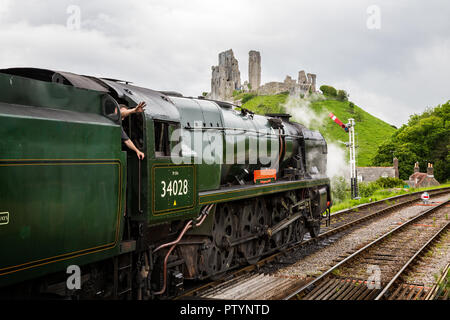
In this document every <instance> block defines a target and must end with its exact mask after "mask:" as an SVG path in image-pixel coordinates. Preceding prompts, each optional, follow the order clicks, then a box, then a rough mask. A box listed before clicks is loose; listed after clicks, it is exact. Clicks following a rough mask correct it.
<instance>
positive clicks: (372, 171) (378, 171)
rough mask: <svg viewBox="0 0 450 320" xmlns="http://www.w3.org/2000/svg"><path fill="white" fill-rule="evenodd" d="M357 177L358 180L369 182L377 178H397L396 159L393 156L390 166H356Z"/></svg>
mask: <svg viewBox="0 0 450 320" xmlns="http://www.w3.org/2000/svg"><path fill="white" fill-rule="evenodd" d="M356 172H357V174H356V175H357V177H358V181H359V182H371V181H375V180H378V178H381V177H383V178H398V177H399V172H398V159H397V158H394V160H393V166H392V167H357V168H356Z"/></svg>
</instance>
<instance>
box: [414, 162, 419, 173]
mask: <svg viewBox="0 0 450 320" xmlns="http://www.w3.org/2000/svg"><path fill="white" fill-rule="evenodd" d="M416 172H420V169H419V163H418V162H416V163H415V164H414V173H416Z"/></svg>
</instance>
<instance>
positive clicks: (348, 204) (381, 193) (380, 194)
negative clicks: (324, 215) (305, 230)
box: [331, 182, 450, 213]
mask: <svg viewBox="0 0 450 320" xmlns="http://www.w3.org/2000/svg"><path fill="white" fill-rule="evenodd" d="M444 187H450V182H447V183H445V184H441V185H440V186H435V187H428V188H417V189H416V188H410V189H406V190H405V189H394V190H378V191H376V192H375V193H374V194H373V195H372V196H370V197H365V198H361V199H359V200H352V199H347V200H344V201H342V202H340V203H338V204H336V205H333V206H332V207H331V212H332V213H333V212H336V211H340V210H344V209H350V208H353V207H355V206H358V205H360V204H363V203H369V202H374V201H379V200H383V199H386V198H390V197H394V196H398V195H402V194H406V193H413V192H418V191H424V190H433V189H438V188H444ZM370 199H371V201H370ZM431 200H433V199H431Z"/></svg>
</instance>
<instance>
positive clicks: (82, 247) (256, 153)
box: [0, 68, 331, 299]
mask: <svg viewBox="0 0 450 320" xmlns="http://www.w3.org/2000/svg"><path fill="white" fill-rule="evenodd" d="M141 101H144V102H146V104H147V107H146V109H145V111H144V112H142V113H134V114H132V115H130V116H129V117H127V118H125V119H124V121H122V120H121V116H120V107H119V105H124V106H126V107H127V108H132V107H134V106H136V105H137V104H138V103H139V102H141ZM289 118H290V116H289V115H287V114H269V115H266V116H262V115H256V114H254V113H253V112H251V111H249V110H246V109H245V108H242V107H238V106H235V105H233V104H230V103H227V102H221V101H213V100H209V99H206V98H204V97H198V98H192V97H184V96H182V95H181V94H179V93H176V92H162V91H154V90H150V89H146V88H141V87H138V86H135V85H132V84H130V83H129V82H125V81H120V80H114V79H106V78H96V77H91V76H83V75H77V74H74V73H69V72H59V71H52V70H45V69H36V68H11V69H3V70H0V137H1V139H0V253H1V258H0V297H8V298H10V297H37V296H50V297H61V296H62V297H72V298H80V299H91V298H94V299H95V298H101V299H125V298H126V299H154V298H168V297H174V296H176V295H178V294H179V293H180V292H181V291H182V290H183V286H184V284H185V283H186V282H187V281H188V280H193V281H196V280H202V279H214V278H217V277H220V276H221V275H223V274H224V273H226V272H227V271H228V270H230V269H232V268H236V267H238V266H240V265H243V264H249V263H250V264H251V263H255V262H256V261H258V260H259V259H260V258H261V257H263V256H264V255H266V254H268V253H270V252H274V251H276V250H280V249H282V248H284V247H286V246H288V245H290V244H293V243H297V242H300V241H302V239H303V237H304V235H305V234H306V233H307V232H309V233H310V234H311V236H313V237H314V236H316V235H317V234H318V233H319V231H320V221H321V219H322V218H323V217H324V213H329V209H330V206H331V196H330V186H329V179H328V178H327V176H326V163H327V162H326V161H327V144H326V142H325V140H324V138H323V137H322V136H321V134H320V133H319V132H315V131H311V130H308V129H307V128H305V127H304V126H303V125H301V124H299V123H294V122H291V121H290V120H289ZM122 128H123V130H125V132H126V133H127V135H128V136H129V137H130V139H131V140H132V141H133V143H134V144H135V145H136V146H137V147H138V148H139V149H140V150H142V151H143V152H144V153H145V155H146V157H145V158H144V159H143V160H139V159H138V157H136V154H135V153H132V152H129V150H127V149H126V148H125V147H124V146H123V145H122V143H121V130H122ZM74 266H75V269H74ZM76 268H78V269H76ZM70 270H78V271H79V272H78V274H75V273H73V274H72V273H71V271H70ZM75 276H78V278H76V277H75ZM74 277H75V278H74ZM69 278H70V279H69ZM71 279H75V280H76V281H74V282H73V283H72V284H74V285H72V286H70V285H69V284H70V283H69V282H70V281H71ZM69 280H70V281H69ZM77 281H78V285H77Z"/></svg>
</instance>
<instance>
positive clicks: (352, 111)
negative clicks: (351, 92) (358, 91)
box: [348, 101, 355, 113]
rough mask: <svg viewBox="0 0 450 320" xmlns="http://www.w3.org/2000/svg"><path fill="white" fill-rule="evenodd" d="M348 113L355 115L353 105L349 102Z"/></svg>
mask: <svg viewBox="0 0 450 320" xmlns="http://www.w3.org/2000/svg"><path fill="white" fill-rule="evenodd" d="M348 112H349V113H355V104H354V103H353V102H351V101H350V102H349V103H348Z"/></svg>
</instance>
